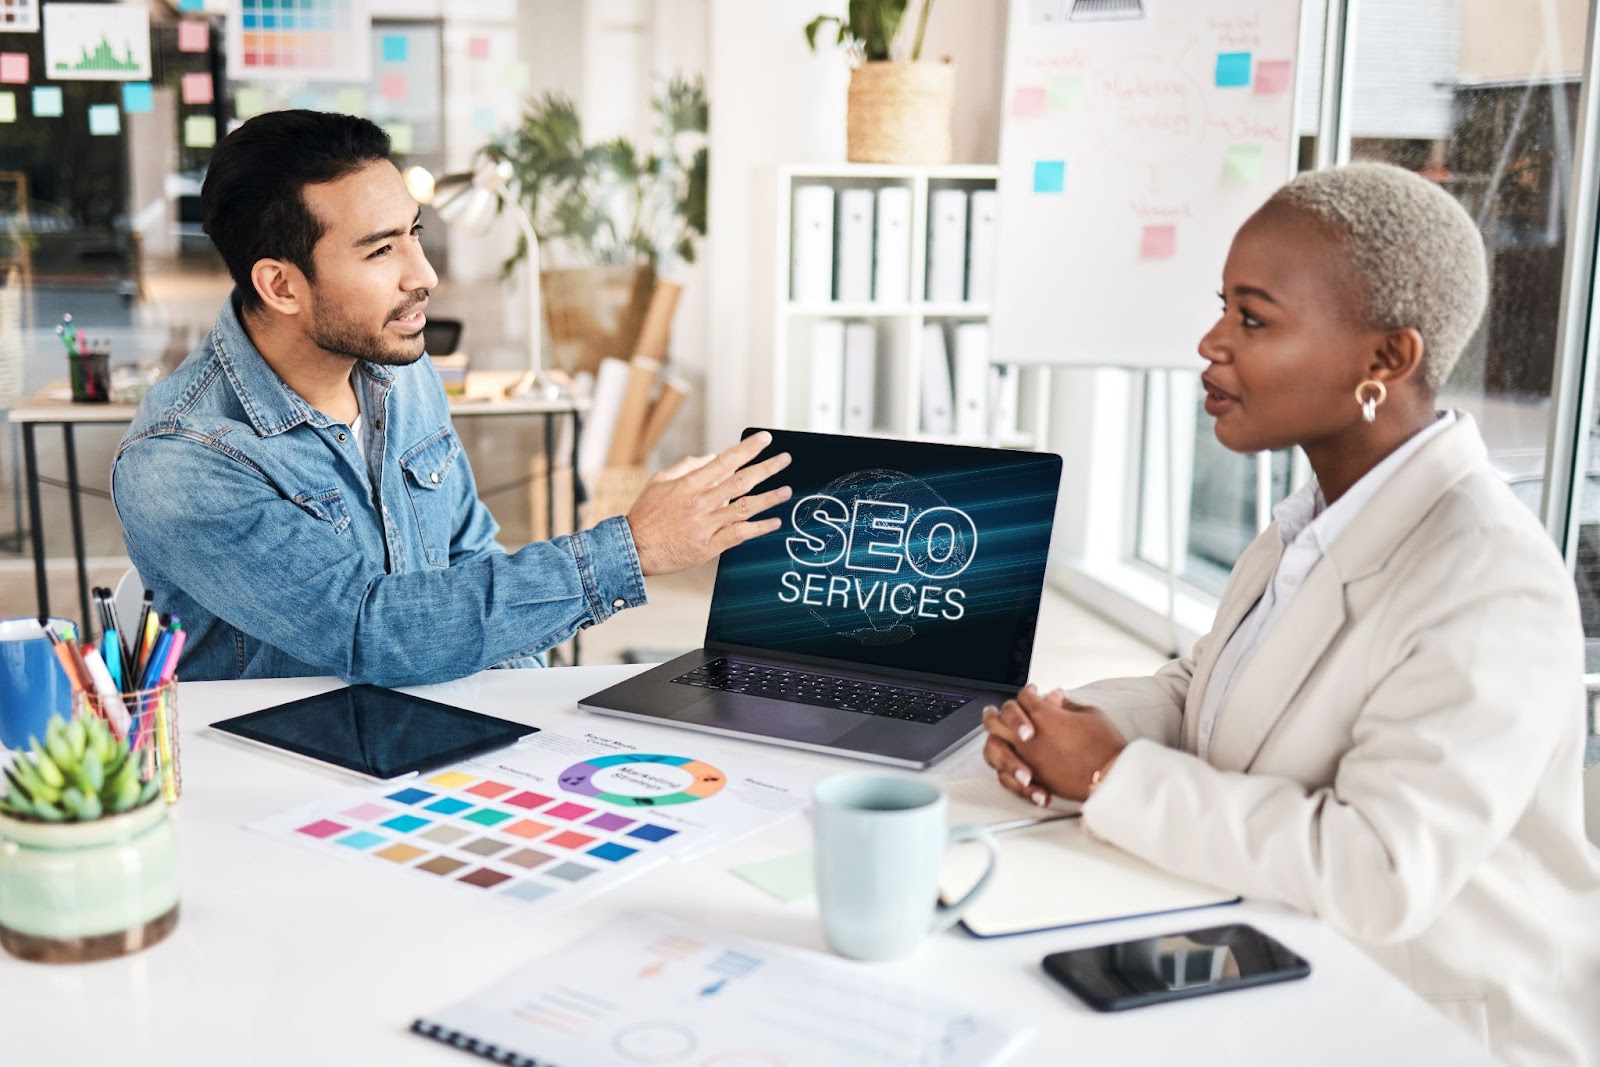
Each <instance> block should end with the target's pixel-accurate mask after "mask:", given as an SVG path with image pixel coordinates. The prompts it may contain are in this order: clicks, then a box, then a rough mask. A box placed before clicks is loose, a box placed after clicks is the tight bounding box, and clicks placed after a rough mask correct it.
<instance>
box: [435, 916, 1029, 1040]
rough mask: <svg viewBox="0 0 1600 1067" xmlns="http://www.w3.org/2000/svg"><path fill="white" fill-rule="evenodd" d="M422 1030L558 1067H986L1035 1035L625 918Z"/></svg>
mask: <svg viewBox="0 0 1600 1067" xmlns="http://www.w3.org/2000/svg"><path fill="white" fill-rule="evenodd" d="M412 1029H413V1030H415V1031H416V1032H418V1033H420V1034H422V1035H424V1036H426V1037H432V1038H436V1039H438V1040H441V1041H446V1042H449V1043H451V1044H454V1045H455V1046H456V1047H458V1048H464V1049H467V1050H468V1051H476V1052H483V1051H485V1050H487V1049H489V1048H491V1047H492V1048H493V1049H494V1050H495V1055H494V1056H493V1057H492V1058H494V1059H495V1060H496V1061H497V1062H500V1063H511V1064H532V1063H536V1064H540V1065H552V1067H580V1065H581V1067H634V1065H637V1064H649V1063H654V1064H685V1065H687V1064H696V1065H699V1064H718V1065H722V1064H726V1065H727V1067H734V1065H740V1067H810V1065H813V1064H828V1065H829V1067H865V1065H867V1064H872V1065H874V1067H885V1065H892V1064H906V1065H911V1064H916V1065H919V1067H977V1065H981V1064H989V1063H996V1062H999V1061H1000V1060H1002V1059H1004V1058H1005V1057H1006V1056H1007V1055H1009V1054H1010V1053H1011V1052H1012V1051H1013V1050H1015V1049H1016V1048H1017V1047H1019V1046H1020V1045H1021V1044H1022V1043H1023V1042H1024V1041H1025V1040H1026V1038H1027V1030H1026V1028H1025V1027H1023V1026H1020V1025H1018V1024H1017V1023H1015V1022H1013V1021H1011V1020H1007V1019H1003V1018H998V1017H991V1016H987V1015H980V1014H978V1013H976V1012H973V1011H970V1010H968V1009H967V1008H966V1007H965V1006H963V1005H961V1004H960V1003H958V1002H956V1001H955V1000H952V999H950V998H949V997H947V996H945V995H943V994H941V993H937V992H933V991H930V990H926V989H919V988H916V987H913V986H907V985H900V984H898V983H895V982H893V981H889V980H886V979H885V978H884V977H883V976H882V975H881V974H880V973H878V972H876V971H873V970H868V969H865V968H862V967H859V966H855V965H851V964H847V963H844V962H841V961H839V960H835V959H832V958H831V957H827V956H822V955H819V954H817V953H812V952H804V951H801V950H799V949H793V948H787V947H781V946H778V945H772V944H768V943H765V942H761V941H754V940H749V939H745V938H737V937H732V936H729V935H727V934H723V933H721V932H719V931H716V930H711V929H707V928H705V927H700V926H695V925H691V924H689V923H684V922H680V921H677V920H674V919H669V918H665V917H661V916H655V915H636V914H634V915H624V916H622V917H621V918H619V919H617V920H615V921H613V922H610V923H607V924H606V925H605V926H604V927H603V928H601V929H599V930H597V931H595V932H594V933H591V934H589V935H587V936H585V937H583V938H580V939H579V940H578V941H576V942H575V943H573V944H571V945H569V946H567V947H566V948H564V949H561V950H559V951H557V952H554V953H552V954H550V955H548V956H545V957H543V958H542V959H539V960H536V961H534V962H533V963H530V964H528V965H527V966H526V967H523V968H521V969H520V970H517V971H515V972H513V973H512V974H510V975H508V976H507V977H506V978H504V979H502V980H501V981H500V982H499V983H497V984H496V985H494V986H492V987H491V988H489V989H487V990H485V991H484V992H482V993H480V994H479V995H477V996H475V997H473V998H472V999H470V1000H467V1001H464V1002H462V1003H460V1004H457V1005H455V1006H453V1007H450V1008H447V1009H445V1010H444V1011H441V1012H438V1013H436V1014H433V1015H430V1016H428V1017H426V1018H423V1019H418V1020H417V1021H416V1023H415V1024H413V1026H412Z"/></svg>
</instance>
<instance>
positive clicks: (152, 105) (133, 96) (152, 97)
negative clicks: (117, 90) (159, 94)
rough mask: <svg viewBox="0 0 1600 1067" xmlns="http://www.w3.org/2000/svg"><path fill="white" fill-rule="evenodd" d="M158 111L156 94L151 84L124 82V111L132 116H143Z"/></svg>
mask: <svg viewBox="0 0 1600 1067" xmlns="http://www.w3.org/2000/svg"><path fill="white" fill-rule="evenodd" d="M155 109H156V94H155V93H154V91H152V90H151V88H150V83H149V82H123V84H122V110H124V111H126V112H127V113H128V114H130V115H142V114H145V113H147V112H151V111H154V110H155Z"/></svg>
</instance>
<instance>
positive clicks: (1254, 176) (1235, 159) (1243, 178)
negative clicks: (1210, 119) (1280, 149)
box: [1222, 144, 1265, 182]
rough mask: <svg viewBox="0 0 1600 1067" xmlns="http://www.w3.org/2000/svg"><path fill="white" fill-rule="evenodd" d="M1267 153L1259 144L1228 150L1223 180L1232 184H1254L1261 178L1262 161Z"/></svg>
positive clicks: (1233, 147)
mask: <svg viewBox="0 0 1600 1067" xmlns="http://www.w3.org/2000/svg"><path fill="white" fill-rule="evenodd" d="M1264 155H1265V153H1264V152H1263V151H1262V148H1261V146H1260V145H1258V144H1236V145H1231V146H1230V147H1229V148H1228V154H1227V155H1226V156H1224V157H1223V160H1222V176H1223V179H1224V180H1226V181H1230V182H1253V181H1257V180H1259V179H1260V177H1261V161H1262V157H1263V156H1264Z"/></svg>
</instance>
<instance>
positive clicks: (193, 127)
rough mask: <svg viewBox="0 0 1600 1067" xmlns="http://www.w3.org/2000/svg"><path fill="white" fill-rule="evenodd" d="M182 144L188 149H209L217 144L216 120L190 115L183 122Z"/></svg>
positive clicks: (209, 117)
mask: <svg viewBox="0 0 1600 1067" xmlns="http://www.w3.org/2000/svg"><path fill="white" fill-rule="evenodd" d="M183 143H184V144H186V145H188V146H189V147H190V148H210V147H211V146H212V145H214V144H216V143H217V120H216V119H215V118H213V117H212V116H210V115H190V116H189V117H188V118H186V119H184V120H183Z"/></svg>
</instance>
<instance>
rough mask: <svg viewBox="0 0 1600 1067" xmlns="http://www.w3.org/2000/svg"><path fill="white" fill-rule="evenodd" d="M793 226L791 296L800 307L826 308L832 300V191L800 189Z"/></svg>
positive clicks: (820, 187)
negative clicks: (805, 305)
mask: <svg viewBox="0 0 1600 1067" xmlns="http://www.w3.org/2000/svg"><path fill="white" fill-rule="evenodd" d="M793 222H794V226H793V231H792V234H791V240H792V242H793V244H794V249H793V253H792V255H791V259H792V262H791V264H790V273H789V288H790V292H789V295H790V296H791V297H792V298H793V299H794V301H795V302H796V303H799V304H826V303H827V302H828V301H830V300H832V299H833V187H832V186H830V185H802V186H800V187H799V188H797V189H796V190H795V191H794V220H793Z"/></svg>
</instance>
